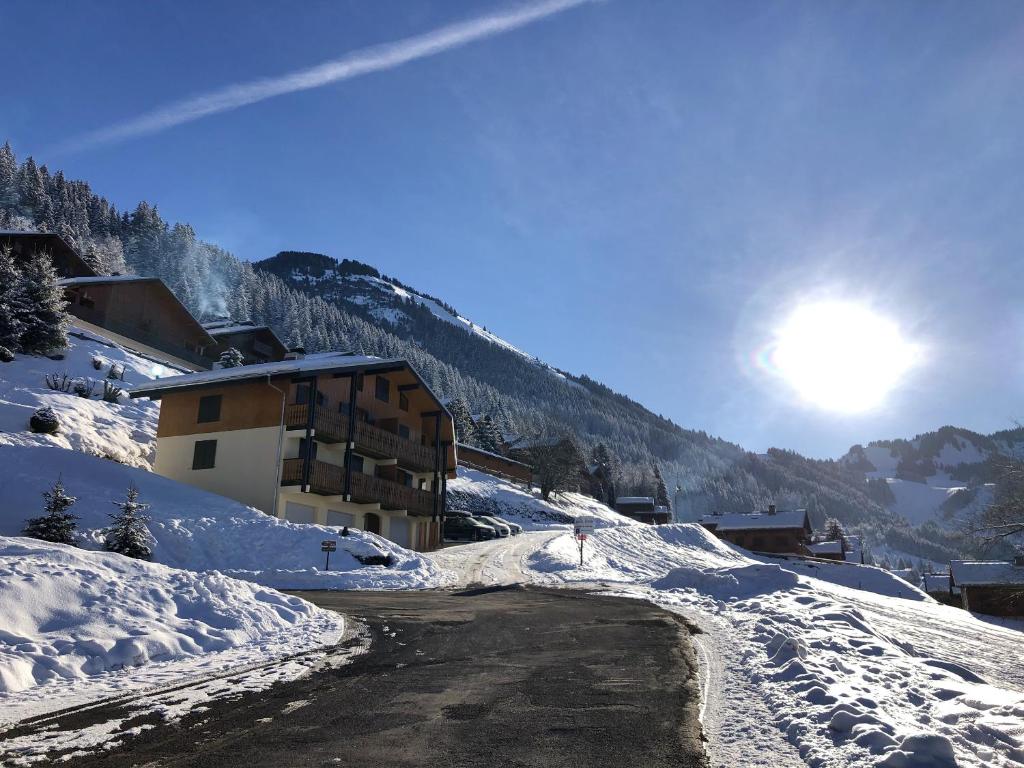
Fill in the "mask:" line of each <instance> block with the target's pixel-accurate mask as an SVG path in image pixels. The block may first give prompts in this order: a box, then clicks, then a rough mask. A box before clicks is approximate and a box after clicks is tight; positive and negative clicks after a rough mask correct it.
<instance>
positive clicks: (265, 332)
mask: <svg viewBox="0 0 1024 768" xmlns="http://www.w3.org/2000/svg"><path fill="white" fill-rule="evenodd" d="M203 328H204V329H206V332H207V333H209V334H210V335H211V336H212V337H213V338H214V340H215V342H216V343H215V344H214V346H213V347H212V348H211V349H209V350H207V357H208V358H209V359H210V360H211V362H214V363H215V362H217V361H218V360H219V359H220V356H221V355H222V354H223V353H224V352H226V351H227V350H229V349H232V348H233V349H237V350H238V351H239V352H241V353H242V359H243V360H245V363H246V364H247V365H250V364H252V363H273V362H276V361H278V360H283V359H284V356H285V355H286V354H287V353H288V347H286V346H285V343H284V342H283V341H281V339H280V338H278V336H277V334H276V333H274V331H273V330H272V329H271V328H270V326H267V325H253V324H252V323H251V322H240V323H239V322H234V321H232V320H217V321H214V322H210V323H203Z"/></svg>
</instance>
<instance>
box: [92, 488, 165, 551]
mask: <svg viewBox="0 0 1024 768" xmlns="http://www.w3.org/2000/svg"><path fill="white" fill-rule="evenodd" d="M111 503H112V504H113V505H114V506H115V507H117V509H118V511H117V512H116V513H114V514H112V515H110V519H111V520H113V523H111V525H110V527H109V528H107V530H106V531H104V539H105V545H106V548H107V550H108V551H110V552H117V553H118V554H120V555H124V556H126V557H134V558H135V559H137V560H146V559H148V558H149V556H150V555H152V554H153V550H152V549H150V547H149V530H148V529H147V528H146V522H147V521H148V520H149V518H148V517H146V515H145V514H144V513H145V511H146V510H147V509H149V504H143V503H141V502H140V501H139V489H138V488H136V487H135V486H134V485H131V486H129V487H128V495H127V496H126V497H125V500H124V501H114V502H111Z"/></svg>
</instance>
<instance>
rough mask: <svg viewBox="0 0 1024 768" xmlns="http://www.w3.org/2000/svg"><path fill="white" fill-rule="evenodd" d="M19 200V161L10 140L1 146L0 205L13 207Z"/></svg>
mask: <svg viewBox="0 0 1024 768" xmlns="http://www.w3.org/2000/svg"><path fill="white" fill-rule="evenodd" d="M17 202H18V161H17V160H16V159H15V157H14V152H12V151H11V145H10V143H9V142H4V145H3V146H2V147H0V207H4V208H7V207H13V206H15V205H16V204H17Z"/></svg>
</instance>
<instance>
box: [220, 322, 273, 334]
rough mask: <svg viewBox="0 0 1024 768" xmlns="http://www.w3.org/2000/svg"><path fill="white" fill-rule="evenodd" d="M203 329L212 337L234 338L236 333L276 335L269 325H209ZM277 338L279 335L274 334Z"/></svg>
mask: <svg viewBox="0 0 1024 768" xmlns="http://www.w3.org/2000/svg"><path fill="white" fill-rule="evenodd" d="M203 328H205V329H206V332H207V333H209V334H210V335H211V336H232V335H234V334H236V333H255V332H256V331H269V332H270V333H274V331H273V329H271V327H270V326H269V325H225V326H218V325H207V324H204V325H203ZM274 335H275V336H276V335H277V334H274Z"/></svg>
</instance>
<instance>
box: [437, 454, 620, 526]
mask: <svg viewBox="0 0 1024 768" xmlns="http://www.w3.org/2000/svg"><path fill="white" fill-rule="evenodd" d="M458 474H459V476H458V478H456V479H455V480H451V481H449V482H448V507H449V509H452V510H465V511H467V512H472V513H474V514H480V515H497V516H498V517H502V518H506V519H508V520H512V521H513V522H516V523H519V524H520V525H522V526H523V527H524V528H526V529H527V530H546V529H549V528H551V527H553V526H568V525H571V524H572V522H573V520H575V519H576V518H577V517H580V516H581V515H589V516H591V517H594V518H596V522H597V526H598V527H614V526H620V525H637V524H638V523H636V521H635V520H631V519H629V518H628V517H624V516H622V515H620V514H619V513H618V512H616V511H615V510H613V509H611V508H610V507H608V506H606V505H604V504H602V503H601V502H599V501H597V500H596V499H592V498H591V497H589V496H584V495H583V494H582V493H573V492H567V493H557V494H553V495H552V496H551V498H550V499H549V500H548V501H544V499H542V498H541V496H540V492H539V491H538V490H537V489H534V488H531V489H529V490H527V489H526V488H525V487H523V486H522V485H517V484H516V483H513V482H510V481H508V480H502V479H501V478H499V477H495V476H494V475H489V474H487V473H486V472H481V471H479V470H476V469H467V468H466V467H459V468H458Z"/></svg>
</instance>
